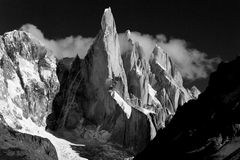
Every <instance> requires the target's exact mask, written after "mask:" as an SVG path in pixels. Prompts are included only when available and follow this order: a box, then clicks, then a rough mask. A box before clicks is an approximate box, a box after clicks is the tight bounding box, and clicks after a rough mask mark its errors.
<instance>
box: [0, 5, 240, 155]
mask: <svg viewBox="0 0 240 160" xmlns="http://www.w3.org/2000/svg"><path fill="white" fill-rule="evenodd" d="M113 13H114V10H112V9H111V8H110V7H109V8H105V9H104V10H103V14H102V17H101V19H100V20H99V25H98V26H96V28H99V32H98V33H96V36H95V37H94V38H83V37H81V36H79V37H68V38H66V39H62V40H57V41H56V40H49V39H47V38H45V37H44V35H43V33H42V32H41V31H40V30H39V29H38V28H37V27H36V26H34V25H31V24H26V25H23V26H22V27H21V28H20V29H16V30H13V31H9V32H6V33H3V34H2V35H1V36H0V159H1V160H84V159H89V160H130V159H136V160H148V159H153V160H155V159H156V160H157V159H163V160H165V159H185V160H235V159H239V158H240V116H239V115H240V105H239V104H240V76H239V75H240V70H239V69H238V68H240V58H239V57H237V58H236V59H234V60H232V61H229V62H223V61H222V60H221V58H219V57H212V58H208V57H207V56H206V54H205V53H202V52H200V51H198V50H196V49H188V48H186V46H185V42H184V41H183V40H177V39H175V40H172V41H168V42H167V41H161V40H163V37H164V36H163V35H162V38H160V36H158V37H156V38H153V37H151V36H149V35H148V36H147V35H141V34H139V33H138V32H131V31H130V30H126V32H124V33H119V34H118V32H117V29H118V25H121V24H116V23H115V20H114V18H117V16H114V15H113ZM129 23H131V22H129ZM165 38H166V37H165ZM72 52H73V53H72ZM75 52H76V53H75ZM220 61H222V62H220ZM219 63H220V64H219ZM218 64H219V65H218ZM217 65H218V67H217V68H216V71H214V70H215V68H214V67H215V66H217ZM209 72H212V73H211V75H210V78H209V82H208V85H207V86H205V88H206V89H205V90H202V85H199V84H198V83H199V82H196V85H197V86H200V88H201V90H202V93H201V91H200V90H199V89H198V87H196V86H194V85H191V87H189V86H190V84H192V83H193V84H194V81H195V80H196V79H200V81H201V79H202V78H207V77H208V74H209ZM186 83H187V85H186Z"/></svg>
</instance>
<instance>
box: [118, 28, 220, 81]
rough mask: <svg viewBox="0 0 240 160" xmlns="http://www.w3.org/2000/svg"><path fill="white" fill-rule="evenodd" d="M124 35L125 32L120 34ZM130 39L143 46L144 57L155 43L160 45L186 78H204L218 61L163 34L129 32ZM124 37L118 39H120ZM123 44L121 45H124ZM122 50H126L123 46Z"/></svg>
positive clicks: (148, 54) (149, 52)
mask: <svg viewBox="0 0 240 160" xmlns="http://www.w3.org/2000/svg"><path fill="white" fill-rule="evenodd" d="M121 36H126V34H120V37H121ZM130 37H131V39H133V40H134V41H138V42H139V44H140V45H141V46H142V47H143V50H144V52H145V54H146V57H150V55H151V53H152V51H153V49H154V47H155V45H156V44H158V45H159V46H161V47H162V48H163V49H164V50H165V51H166V52H167V54H168V55H169V56H170V57H171V58H172V59H173V61H174V62H175V63H176V65H177V66H178V68H179V71H180V72H181V74H182V76H183V77H184V78H185V79H188V80H195V79H198V78H206V77H207V76H208V74H209V72H212V71H214V69H215V68H214V65H215V64H217V63H219V62H220V58H218V57H216V58H208V56H207V54H206V53H203V52H201V51H199V50H197V49H193V48H189V47H188V45H187V42H186V41H185V40H182V39H170V40H168V39H167V38H166V36H165V35H163V34H159V35H156V36H155V37H153V36H151V35H149V34H141V33H139V32H131V36H130ZM122 39H124V38H121V39H120V43H123V42H121V40H122ZM125 46H126V45H124V46H123V47H125ZM123 50H126V48H124V49H123Z"/></svg>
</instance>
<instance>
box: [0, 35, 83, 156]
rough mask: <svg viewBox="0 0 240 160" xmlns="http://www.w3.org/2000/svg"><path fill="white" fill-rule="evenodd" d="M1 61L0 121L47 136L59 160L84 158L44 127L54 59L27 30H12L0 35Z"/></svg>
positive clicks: (55, 80) (54, 78)
mask: <svg viewBox="0 0 240 160" xmlns="http://www.w3.org/2000/svg"><path fill="white" fill-rule="evenodd" d="M0 62H1V63H0V116H1V117H2V120H1V123H2V124H5V125H6V127H10V128H12V129H13V130H15V131H17V132H20V133H26V134H30V135H35V136H38V137H43V138H47V139H49V140H50V141H51V143H52V144H53V145H54V147H55V148H56V151H57V155H58V159H59V160H68V159H69V160H70V159H71V160H80V159H83V158H81V157H79V155H78V154H77V153H76V152H75V151H73V150H72V149H71V146H70V145H74V144H72V143H70V142H68V141H66V140H63V139H60V138H57V137H55V136H53V135H52V134H50V133H48V132H46V131H45V127H46V117H47V116H48V114H49V113H51V106H52V100H53V98H54V97H55V95H56V93H57V92H58V90H59V82H58V78H57V75H56V59H55V58H54V57H53V56H51V54H50V53H49V51H48V50H47V49H46V48H45V47H44V46H43V45H42V44H41V43H40V42H38V41H37V40H36V39H35V38H34V37H32V36H31V35H30V34H28V33H26V32H23V31H12V32H8V33H5V34H4V35H3V36H1V37H0ZM3 121H4V122H3ZM2 136H4V135H2ZM39 139H41V138H39ZM29 143H30V142H29ZM40 147H41V146H40ZM29 154H31V153H29ZM13 156H14V155H13Z"/></svg>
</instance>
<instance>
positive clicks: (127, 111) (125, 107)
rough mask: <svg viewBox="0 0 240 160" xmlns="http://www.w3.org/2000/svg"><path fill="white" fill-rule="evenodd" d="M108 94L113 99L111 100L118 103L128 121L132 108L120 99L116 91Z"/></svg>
mask: <svg viewBox="0 0 240 160" xmlns="http://www.w3.org/2000/svg"><path fill="white" fill-rule="evenodd" d="M110 94H111V96H112V97H113V99H115V101H116V102H117V103H118V105H119V106H120V107H121V108H122V110H123V111H124V112H125V114H126V116H127V118H128V119H129V118H130V116H131V113H132V107H131V106H129V105H128V104H127V102H125V100H123V99H122V97H121V96H120V95H119V94H118V93H117V92H116V91H111V92H110Z"/></svg>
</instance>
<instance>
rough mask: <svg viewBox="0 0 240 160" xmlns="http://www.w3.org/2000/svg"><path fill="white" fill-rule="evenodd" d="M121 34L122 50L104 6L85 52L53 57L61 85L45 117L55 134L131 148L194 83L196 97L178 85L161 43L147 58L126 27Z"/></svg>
mask: <svg viewBox="0 0 240 160" xmlns="http://www.w3.org/2000/svg"><path fill="white" fill-rule="evenodd" d="M126 36H127V40H128V43H129V47H130V48H129V50H128V51H127V52H126V53H121V50H120V45H119V40H118V34H117V31H116V25H115V22H114V19H113V15H112V13H111V9H110V8H108V9H106V10H105V11H104V14H103V17H102V21H101V30H100V31H99V34H98V35H97V36H96V39H95V41H94V42H93V44H92V46H91V47H90V49H89V51H88V54H87V55H86V57H85V58H84V59H80V58H79V57H78V56H76V57H75V58H74V60H73V61H69V59H68V60H61V61H60V62H59V63H58V71H57V73H58V77H59V80H60V84H61V86H60V91H59V93H58V94H57V96H56V97H55V99H54V101H53V113H52V114H50V115H49V116H48V120H47V121H48V127H49V128H50V129H52V130H54V132H55V133H56V134H61V136H63V137H65V138H68V139H74V141H78V142H84V143H85V144H92V143H100V144H106V143H107V144H118V145H120V146H122V147H125V148H126V150H129V151H131V152H133V153H134V154H135V153H138V152H139V151H141V150H143V149H144V147H145V146H146V145H147V144H148V142H149V141H150V140H151V139H153V138H154V136H155V135H156V131H157V130H158V129H160V128H163V127H165V125H166V124H167V123H168V121H169V120H170V119H171V117H172V116H173V115H174V114H175V112H176V109H177V106H178V105H182V104H183V103H185V102H186V101H188V100H190V99H192V98H196V97H197V94H198V92H197V89H195V90H194V92H193V93H196V94H195V96H196V97H195V96H193V95H192V92H190V91H188V90H186V89H185V88H184V87H183V84H182V77H181V75H180V73H179V72H178V71H177V67H176V66H175V65H174V63H173V61H172V60H171V58H169V57H168V56H167V54H166V53H163V51H159V50H160V49H161V48H160V47H156V48H155V49H154V51H153V56H152V58H151V59H150V61H148V60H147V58H146V57H144V54H145V53H144V52H143V50H142V47H141V46H140V45H139V44H138V42H133V40H131V33H130V31H128V32H127V34H126ZM67 61H68V62H67ZM70 63H71V65H69V64H70ZM69 66H70V67H69ZM80 154H81V153H80Z"/></svg>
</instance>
